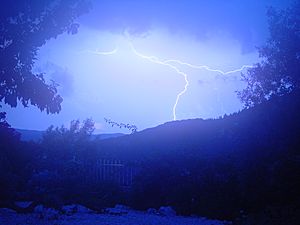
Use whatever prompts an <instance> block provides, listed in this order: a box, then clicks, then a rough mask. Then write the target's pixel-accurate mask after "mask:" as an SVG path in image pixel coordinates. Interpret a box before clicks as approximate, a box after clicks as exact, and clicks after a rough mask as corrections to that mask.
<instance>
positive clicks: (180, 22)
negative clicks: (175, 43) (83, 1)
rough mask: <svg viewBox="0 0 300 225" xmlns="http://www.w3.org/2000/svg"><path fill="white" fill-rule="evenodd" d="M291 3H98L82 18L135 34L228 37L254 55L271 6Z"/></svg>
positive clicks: (105, 0) (274, 0)
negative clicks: (161, 31) (162, 31)
mask: <svg viewBox="0 0 300 225" xmlns="http://www.w3.org/2000/svg"><path fill="white" fill-rule="evenodd" d="M291 1H292V0H286V1H280V0H243V1H241V0H227V1H224V0H210V1H201V0H159V1H158V0H143V1H140V0H97V1H96V0H95V1H94V8H93V10H92V11H91V12H90V13H89V14H88V15H85V16H83V17H82V18H81V22H82V23H83V24H85V25H87V26H90V27H93V28H96V29H100V30H109V31H113V32H122V31H124V30H128V31H130V32H131V33H133V34H142V33H144V32H147V31H148V30H149V29H151V28H153V27H165V28H167V29H169V30H170V31H171V32H184V33H187V34H188V35H192V36H195V37H196V38H199V39H203V38H207V37H208V36H209V35H210V34H218V33H220V34H221V33H222V34H223V33H227V34H229V35H230V36H232V38H234V39H236V40H238V41H240V43H241V44H242V48H243V49H242V50H243V52H245V53H247V52H251V51H253V50H254V49H255V46H258V45H261V44H262V43H263V42H264V41H265V39H266V37H267V34H268V32H267V17H266V10H267V7H268V6H275V7H277V8H283V7H286V6H287V5H288V4H289V3H290V2H291Z"/></svg>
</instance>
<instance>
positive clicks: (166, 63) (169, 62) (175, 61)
mask: <svg viewBox="0 0 300 225" xmlns="http://www.w3.org/2000/svg"><path fill="white" fill-rule="evenodd" d="M129 45H130V47H131V50H132V52H133V53H134V54H135V55H136V56H138V57H140V58H142V59H145V60H148V61H150V62H152V63H155V64H159V65H163V66H166V67H169V68H170V69H172V70H174V71H175V72H176V73H177V74H179V75H181V76H182V77H183V78H184V81H185V85H184V88H183V90H182V91H180V92H179V93H178V94H177V96H176V100H175V103H174V105H173V108H172V112H173V120H177V116H176V109H177V105H178V102H179V100H180V98H181V96H182V95H183V94H185V93H186V91H187V89H188V86H189V80H188V75H187V74H186V73H184V72H183V71H181V70H180V69H179V68H178V67H177V66H175V65H174V64H179V65H182V66H187V67H190V68H193V69H204V70H206V71H210V72H216V73H220V74H222V75H229V74H233V73H237V72H242V71H243V70H244V69H248V68H253V66H251V65H243V66H242V67H240V68H238V69H235V70H230V71H222V70H220V69H212V68H210V67H209V66H206V65H200V66H199V65H193V64H190V63H187V62H183V61H181V60H178V59H168V60H160V59H159V58H158V57H156V56H147V55H144V54H142V53H140V52H138V51H137V50H136V48H135V47H134V46H133V44H132V43H131V42H129ZM117 52H118V48H117V47H116V48H115V49H114V50H112V51H108V52H102V51H98V50H97V51H91V50H86V51H81V53H89V54H95V55H104V56H107V55H113V54H116V53H117Z"/></svg>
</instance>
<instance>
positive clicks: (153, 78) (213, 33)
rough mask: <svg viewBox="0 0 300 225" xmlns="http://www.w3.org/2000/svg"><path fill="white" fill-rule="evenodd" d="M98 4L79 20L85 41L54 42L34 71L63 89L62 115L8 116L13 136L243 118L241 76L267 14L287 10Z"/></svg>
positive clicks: (257, 5) (216, 4)
mask: <svg viewBox="0 0 300 225" xmlns="http://www.w3.org/2000/svg"><path fill="white" fill-rule="evenodd" d="M95 3H96V4H95V5H94V9H93V11H92V12H90V13H89V14H87V15H85V16H83V17H82V18H80V19H79V23H80V25H81V26H80V29H79V33H78V34H76V35H67V34H63V35H61V36H59V37H58V38H57V39H51V40H50V41H48V42H47V43H46V45H44V46H43V47H42V48H41V49H40V51H39V55H38V60H37V61H36V64H35V69H34V70H35V71H36V72H45V73H46V75H45V76H46V79H47V80H48V81H50V80H54V81H56V82H57V83H58V84H59V85H60V86H59V88H58V89H59V93H60V94H61V95H62V97H63V99H64V101H63V104H62V111H61V112H60V113H59V114H55V115H46V114H45V113H41V112H40V111H39V110H38V109H36V108H34V107H28V108H22V107H17V108H16V109H10V108H8V107H5V110H6V111H8V115H7V117H8V121H9V122H10V124H12V126H13V127H17V128H24V129H35V130H45V129H46V128H47V127H48V126H50V125H51V124H53V125H55V126H60V125H61V124H64V125H66V126H67V125H68V124H69V122H70V121H71V120H73V119H80V120H83V119H85V118H87V117H92V118H93V119H94V121H95V122H96V129H97V130H96V132H97V133H101V132H126V130H119V129H117V128H111V127H110V126H109V125H108V124H106V123H105V122H104V118H110V119H112V120H113V121H116V122H119V123H121V122H123V123H126V124H127V123H129V124H135V125H136V126H137V127H138V130H142V129H145V128H148V127H153V126H157V125H159V124H161V123H164V122H167V121H170V120H182V119H191V118H204V119H206V118H218V117H220V116H223V115H224V114H225V113H226V114H230V113H233V112H236V111H238V110H241V109H242V104H241V103H240V101H239V100H238V99H237V97H236V91H237V90H241V89H242V88H243V87H244V86H245V84H244V83H243V82H242V81H241V71H242V72H246V69H247V68H249V67H250V66H251V65H253V64H254V63H256V62H257V61H258V53H257V50H256V46H259V45H261V44H262V43H264V41H265V40H266V38H267V35H268V32H267V23H266V15H265V12H266V6H267V5H275V6H276V7H285V5H288V4H289V2H288V1H287V2H284V3H283V2H282V1H277V0H272V1H271V0H263V1H250V0H249V1H243V2H242V3H241V1H237V0H231V1H229V2H227V1H217V0H213V1H211V2H210V1H209V2H202V1H193V0H191V1H171V0H166V1H164V2H161V3H158V1H150V0H149V1H148V0H145V1H138V2H137V1H127V0H124V1H117V0H112V1H105V0H101V1H95ZM133 5H134V7H133ZM158 5H159V6H158ZM132 7H133V8H132ZM170 7H171V9H172V10H167V9H169V8H170ZM129 8H131V9H134V10H129ZM126 9H128V10H126ZM129 11H130V13H129ZM179 15H180V16H179ZM253 15H256V17H253ZM20 115H23V116H22V117H20ZM24 118H34V120H27V119H24Z"/></svg>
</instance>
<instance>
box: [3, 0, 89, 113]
mask: <svg viewBox="0 0 300 225" xmlns="http://www.w3.org/2000/svg"><path fill="white" fill-rule="evenodd" d="M88 9H89V3H88V2H87V1H86V0H66V1H65V0H58V1H51V0H45V1H39V0H22V1H16V0H15V1H14V0H13V1H5V2H2V3H1V7H0V107H1V104H3V103H4V104H8V105H10V106H11V107H16V106H17V104H18V103H21V104H22V105H23V106H24V107H27V106H28V105H29V104H30V105H34V106H36V107H38V108H39V109H40V110H41V111H46V112H47V113H58V112H59V111H60V110H61V103H62V100H63V99H62V97H61V96H60V95H59V94H58V93H57V88H56V87H57V85H56V84H55V83H54V82H52V83H50V84H49V83H47V82H46V81H45V79H44V74H43V73H40V74H35V73H33V72H32V68H33V65H34V62H35V60H36V55H37V52H38V50H39V48H40V47H41V46H42V45H44V44H45V43H46V41H47V40H49V39H51V38H56V37H57V36H58V35H60V34H62V33H64V32H68V33H71V34H75V33H76V32H77V29H78V27H79V25H78V24H76V23H74V20H75V19H76V18H77V17H78V16H79V15H81V14H83V13H84V12H87V11H88Z"/></svg>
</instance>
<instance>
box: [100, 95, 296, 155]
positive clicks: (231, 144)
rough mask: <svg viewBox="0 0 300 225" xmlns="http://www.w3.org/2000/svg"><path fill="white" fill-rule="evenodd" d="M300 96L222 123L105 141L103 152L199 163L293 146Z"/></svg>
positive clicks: (174, 125)
mask: <svg viewBox="0 0 300 225" xmlns="http://www.w3.org/2000/svg"><path fill="white" fill-rule="evenodd" d="M299 109H300V99H299V93H291V94H290V95H287V96H283V97H276V98H274V99H272V100H271V101H267V102H265V103H263V104H260V105H257V106H256V107H253V108H249V109H244V110H242V111H241V112H238V113H234V114H232V115H229V116H224V117H223V118H220V119H208V120H203V119H190V120H182V121H173V122H167V123H165V124H162V125H159V126H157V127H154V128H149V129H145V130H143V131H140V132H137V133H135V134H131V135H126V136H123V137H119V138H115V139H109V140H103V141H102V142H101V143H100V144H99V150H100V149H101V152H102V153H103V152H107V153H108V154H117V155H118V157H120V156H121V157H125V158H126V157H134V158H143V157H144V156H146V155H148V156H149V155H153V154H167V153H178V154H181V153H182V154H183V153H184V154H185V155H186V154H191V155H201V157H204V156H205V157H211V156H218V155H223V154H224V153H228V154H235V153H241V152H243V153H245V154H249V156H250V157H251V154H252V153H251V151H252V152H253V151H254V150H253V149H255V151H263V149H264V150H265V149H270V151H271V150H272V149H273V150H272V151H275V150H276V149H280V148H282V146H290V145H292V144H294V143H296V142H297V140H298V139H299V131H300V117H299Z"/></svg>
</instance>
